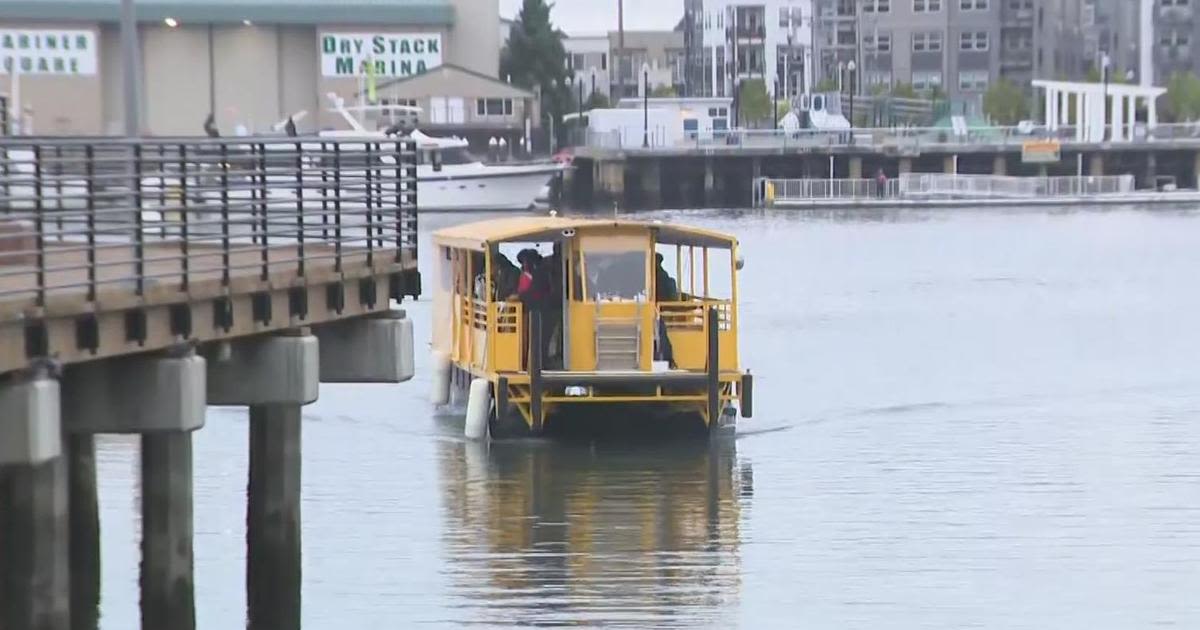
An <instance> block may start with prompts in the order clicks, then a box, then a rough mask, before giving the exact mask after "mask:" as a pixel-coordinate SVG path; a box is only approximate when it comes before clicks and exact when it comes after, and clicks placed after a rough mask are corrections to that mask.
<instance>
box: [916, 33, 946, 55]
mask: <svg viewBox="0 0 1200 630" xmlns="http://www.w3.org/2000/svg"><path fill="white" fill-rule="evenodd" d="M912 49H913V52H940V51H941V50H942V34H941V32H940V31H930V32H928V33H913V45H912Z"/></svg>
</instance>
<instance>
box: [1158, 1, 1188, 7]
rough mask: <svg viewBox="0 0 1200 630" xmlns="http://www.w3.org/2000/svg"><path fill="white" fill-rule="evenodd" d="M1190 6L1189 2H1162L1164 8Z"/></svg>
mask: <svg viewBox="0 0 1200 630" xmlns="http://www.w3.org/2000/svg"><path fill="white" fill-rule="evenodd" d="M1188 4H1190V0H1162V6H1164V7H1186V6H1188Z"/></svg>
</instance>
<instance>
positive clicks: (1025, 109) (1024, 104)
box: [983, 79, 1029, 125]
mask: <svg viewBox="0 0 1200 630" xmlns="http://www.w3.org/2000/svg"><path fill="white" fill-rule="evenodd" d="M983 113H985V114H987V116H988V118H991V119H992V120H993V121H994V122H996V123H997V124H1001V125H1015V124H1017V123H1019V122H1021V121H1022V120H1025V119H1027V118H1029V102H1028V101H1027V100H1026V99H1025V94H1024V92H1022V91H1021V88H1019V87H1017V86H1016V84H1014V83H1013V82H1012V81H1009V80H1008V79H1000V80H999V81H996V82H995V83H993V84H992V86H991V87H990V88H988V91H987V93H986V94H984V95H983Z"/></svg>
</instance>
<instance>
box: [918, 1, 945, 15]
mask: <svg viewBox="0 0 1200 630" xmlns="http://www.w3.org/2000/svg"><path fill="white" fill-rule="evenodd" d="M941 10H942V0H913V12H915V13H936V12H938V11H941Z"/></svg>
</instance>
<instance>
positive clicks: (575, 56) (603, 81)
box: [563, 34, 612, 101]
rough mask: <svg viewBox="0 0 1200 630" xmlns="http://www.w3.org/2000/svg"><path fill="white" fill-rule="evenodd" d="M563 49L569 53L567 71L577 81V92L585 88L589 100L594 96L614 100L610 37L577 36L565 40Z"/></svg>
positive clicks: (585, 98) (605, 35)
mask: <svg viewBox="0 0 1200 630" xmlns="http://www.w3.org/2000/svg"><path fill="white" fill-rule="evenodd" d="M563 48H564V49H565V50H566V52H567V60H566V64H567V71H568V72H570V73H571V76H573V77H574V80H575V81H576V83H575V85H574V87H575V89H576V90H578V89H579V88H580V84H581V83H582V86H583V98H584V100H585V101H586V100H588V99H589V98H591V95H592V94H595V93H598V94H602V95H603V96H604V97H605V98H607V99H609V100H610V101H611V100H612V98H611V96H610V95H609V90H610V89H611V81H610V79H609V72H608V68H609V65H608V62H609V59H610V58H611V57H610V55H611V54H612V51H611V49H610V47H609V36H608V35H607V34H604V35H577V36H569V37H567V38H566V39H564V40H563Z"/></svg>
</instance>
